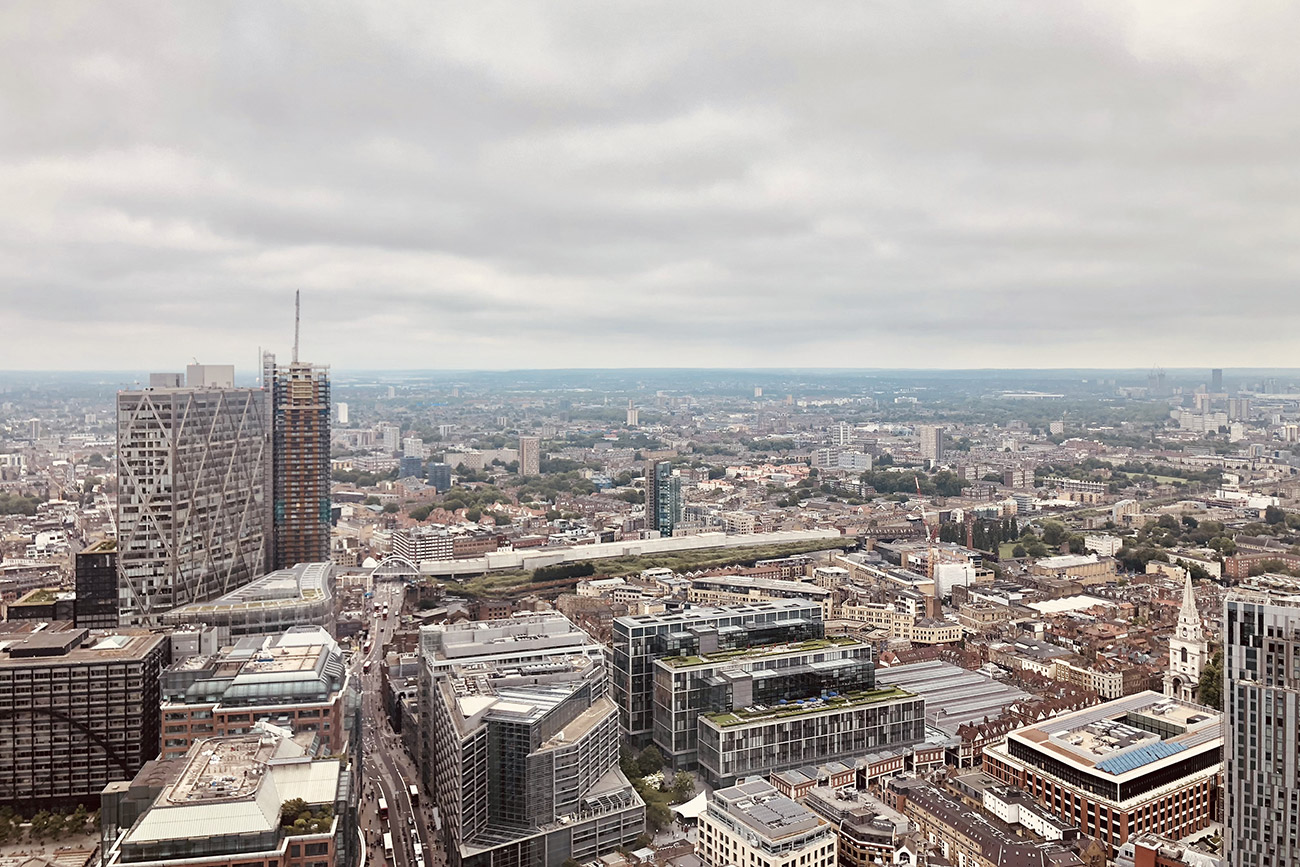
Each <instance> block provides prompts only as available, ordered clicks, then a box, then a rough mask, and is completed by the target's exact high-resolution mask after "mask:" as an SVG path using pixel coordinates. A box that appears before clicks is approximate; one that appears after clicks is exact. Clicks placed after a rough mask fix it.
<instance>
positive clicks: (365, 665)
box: [361, 659, 374, 674]
mask: <svg viewBox="0 0 1300 867" xmlns="http://www.w3.org/2000/svg"><path fill="white" fill-rule="evenodd" d="M373 662H374V660H373V659H367V660H366V661H365V662H364V663H362V664H361V673H362V674H369V673H370V665H371V663H373Z"/></svg>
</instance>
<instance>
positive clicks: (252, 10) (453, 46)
mask: <svg viewBox="0 0 1300 867" xmlns="http://www.w3.org/2000/svg"><path fill="white" fill-rule="evenodd" d="M1298 14H1300V13H1298V12H1297V10H1295V9H1293V8H1285V7H1283V8H1270V9H1264V8H1262V7H1252V8H1251V9H1249V10H1243V9H1239V8H1218V7H1213V6H1199V7H1198V6H1189V5H1187V4H1167V5H1163V6H1161V7H1158V8H1153V7H1142V8H1141V9H1135V8H1131V7H1130V6H1129V5H1128V4H1098V5H1092V6H1089V7H1087V8H1086V9H1085V8H1073V7H1070V6H1060V5H1050V4H1049V5H1042V4H1038V5H1026V6H1015V5H1006V6H997V5H992V6H978V7H971V6H950V7H947V8H946V9H945V10H943V11H941V12H940V14H936V15H931V16H924V17H922V16H916V15H912V14H909V12H908V11H907V10H891V9H871V8H863V7H854V6H848V5H837V4H827V5H809V6H805V7H802V8H800V9H799V10H789V9H779V10H778V9H772V10H767V11H764V10H755V9H754V8H753V7H752V6H748V5H747V6H732V7H728V6H727V5H725V4H719V5H714V6H712V7H710V8H709V9H707V10H701V9H699V8H698V7H696V6H686V5H684V4H682V5H674V4H659V5H657V6H656V7H655V8H654V9H648V8H647V9H644V10H629V9H620V8H616V7H610V6H604V5H599V4H598V5H593V6H590V7H586V6H582V5H574V6H548V7H544V8H538V9H533V10H529V11H528V12H526V13H525V12H519V11H518V10H514V12H513V14H510V15H505V14H501V10H499V9H494V8H492V7H491V6H483V5H476V6H474V7H466V8H460V9H450V10H444V11H442V12H440V13H439V14H437V16H436V17H435V16H434V15H433V14H432V11H431V10H424V9H421V8H419V7H407V8H403V7H400V6H394V5H388V4H386V5H385V6H384V7H382V8H377V7H373V6H370V5H364V4H356V5H353V6H338V7H333V8H332V9H331V10H329V11H328V12H327V11H323V10H318V9H310V10H308V9H307V8H295V7H291V6H257V7H249V8H247V9H244V10H242V11H240V12H236V13H231V12H228V11H227V10H222V9H216V8H211V9H201V10H189V11H184V10H174V11H173V12H172V13H171V14H169V15H159V14H157V10H156V8H154V7H151V6H147V5H140V6H135V7H132V6H129V5H115V6H114V7H113V9H112V11H109V10H108V9H104V8H100V9H93V8H89V7H81V8H78V7H62V11H60V10H58V9H55V10H51V9H49V8H48V7H47V6H45V5H44V4H31V5H23V4H19V5H16V6H10V7H8V8H7V9H6V12H5V13H4V17H3V18H0V27H3V28H4V30H3V32H7V33H8V34H10V35H11V36H12V37H14V38H11V39H10V40H8V41H9V44H8V45H7V48H8V50H7V51H6V52H5V58H4V60H2V61H0V64H3V65H0V70H3V71H4V73H5V74H4V75H3V76H0V82H3V84H0V106H2V107H3V108H0V111H3V112H4V115H5V116H6V117H7V119H9V120H10V121H11V123H10V124H8V125H7V126H9V127H10V128H11V129H14V130H21V132H18V133H15V134H14V135H12V136H9V137H7V138H6V139H5V141H4V142H0V159H3V160H4V162H5V164H6V167H7V171H6V173H5V187H4V189H5V192H6V198H7V200H9V201H11V202H14V203H17V205H18V206H17V207H14V208H11V209H10V210H9V212H8V213H7V215H5V216H4V217H0V236H3V237H4V238H5V241H3V242H0V263H3V264H0V284H3V285H4V286H5V287H6V288H5V289H4V290H3V292H0V299H3V300H4V302H5V304H6V309H7V311H8V319H7V324H8V325H9V326H10V327H9V328H8V329H7V332H8V334H7V336H9V337H10V339H8V340H6V341H5V342H4V345H3V346H2V347H0V368H3V369H8V368H26V367H37V368H57V369H86V368H100V367H104V366H111V367H121V366H130V367H139V368H149V367H152V366H155V365H156V364H157V361H158V359H161V358H164V357H166V358H177V357H190V356H198V357H200V358H203V359H205V360H206V359H213V358H217V357H228V355H229V350H230V348H231V347H232V346H239V347H246V348H247V350H246V351H247V352H248V355H247V357H252V353H253V351H254V349H255V347H257V346H267V345H274V344H277V343H279V342H281V341H282V339H283V337H282V335H283V334H285V333H286V332H287V330H288V327H289V322H290V311H289V303H288V298H289V295H290V294H291V293H292V292H293V291H294V290H298V289H301V290H303V291H304V295H305V298H304V301H305V306H304V326H305V327H304V335H305V339H304V345H303V353H304V356H305V357H311V358H317V359H325V360H328V361H329V363H331V364H332V365H334V366H335V367H336V368H353V369H362V368H366V369H384V368H388V369H402V368H427V367H438V368H460V367H468V368H501V367H504V368H517V367H525V368H535V367H548V366H561V367H606V366H611V365H614V366H617V365H619V364H625V363H626V360H627V359H628V358H629V357H633V356H639V357H648V356H653V357H657V358H670V359H672V360H673V361H674V362H675V363H680V364H683V365H685V366H692V367H695V366H753V365H756V364H764V365H767V364H773V363H778V364H781V365H796V364H807V363H809V362H810V361H820V360H823V359H834V361H835V363H837V364H841V365H849V366H873V367H874V366H885V367H889V366H905V367H916V366H921V367H968V366H974V367H1000V366H1004V365H1006V364H1008V363H1009V362H1010V363H1016V362H1019V363H1023V362H1022V361H1020V360H1021V359H1026V360H1028V358H1032V359H1033V362H1034V363H1036V364H1051V365H1066V366H1078V365H1085V366H1086V365H1091V364H1095V363H1096V362H1097V360H1099V359H1105V363H1106V364H1108V365H1112V364H1122V365H1125V366H1135V367H1150V366H1153V365H1155V364H1161V365H1164V366H1166V367H1173V366H1186V365H1191V364H1193V363H1200V362H1201V359H1202V357H1203V356H1204V355H1205V354H1206V349H1207V347H1212V348H1213V354H1214V355H1215V359H1214V361H1213V363H1214V364H1215V365H1219V366H1226V367H1231V366H1233V365H1247V364H1249V365H1261V364H1278V363H1285V362H1287V361H1289V360H1290V355H1291V347H1290V341H1289V340H1288V338H1287V337H1286V335H1287V333H1288V332H1289V331H1290V330H1292V329H1291V328H1290V327H1288V326H1294V325H1295V324H1297V321H1298V320H1300V302H1297V300H1296V295H1295V293H1294V292H1293V291H1292V286H1293V284H1294V282H1295V278H1296V276H1297V273H1296V270H1297V266H1296V265H1295V263H1294V261H1293V258H1292V256H1291V254H1290V247H1291V244H1290V235H1291V233H1290V232H1288V231H1287V229H1288V227H1289V226H1290V225H1291V224H1292V223H1293V221H1294V217H1293V207H1292V206H1291V205H1290V197H1289V196H1287V195H1286V190H1287V189H1288V184H1289V178H1290V177H1291V176H1292V175H1293V174H1294V164H1293V161H1294V159H1295V157H1294V156H1293V154H1292V148H1291V147H1290V143H1291V141H1292V140H1293V138H1294V135H1293V131H1292V126H1293V121H1291V120H1290V118H1292V117H1294V116H1296V112H1295V111H1289V110H1288V109H1287V106H1292V107H1294V105H1295V101H1296V94H1295V92H1294V88H1293V87H1292V86H1291V82H1292V81H1293V80H1294V66H1295V60H1294V58H1293V57H1292V52H1291V51H1290V46H1289V42H1288V41H1287V40H1286V39H1285V37H1284V34H1288V33H1292V32H1295V30H1296V24H1297V23H1298V22H1297V20H1296V16H1297V15H1298ZM19 37H21V38H19ZM795 298H797V299H798V303H797V304H790V303H789V302H790V300H791V299H795ZM1261 310H1267V311H1268V323H1269V325H1270V326H1271V327H1270V328H1268V329H1263V328H1260V327H1258V311H1261ZM250 311H258V315H255V316H250V315H249V312H250ZM829 323H833V324H834V327H832V328H828V327H827V325H828V324H829ZM55 334H57V337H58V339H57V341H51V340H50V337H51V335H55ZM423 334H428V335H430V336H431V337H432V338H433V339H429V340H426V339H423V338H422V337H421V336H420V335H423ZM402 335H405V336H406V339H402ZM1011 337H1013V340H1009V339H1008V338H1011ZM376 338H380V339H376ZM395 338H396V339H395ZM1011 345H1013V346H1014V350H1015V352H1014V353H1009V352H1008V351H1007V350H1008V348H1009V346H1011ZM242 351H244V350H242V349H241V352H242ZM241 357H244V356H241Z"/></svg>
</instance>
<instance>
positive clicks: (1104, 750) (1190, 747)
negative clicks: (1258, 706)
mask: <svg viewBox="0 0 1300 867" xmlns="http://www.w3.org/2000/svg"><path fill="white" fill-rule="evenodd" d="M984 770H985V771H986V772H988V773H989V774H991V775H992V776H994V777H996V778H997V779H999V780H1001V781H1002V782H1004V783H1008V784H1010V785H1012V786H1015V787H1017V788H1020V789H1023V790H1025V791H1026V792H1028V793H1030V794H1031V795H1033V796H1034V797H1036V798H1037V799H1038V800H1039V801H1040V802H1041V803H1043V804H1044V805H1046V806H1048V807H1049V808H1050V809H1051V811H1052V813H1053V814H1054V815H1056V816H1057V817H1058V818H1061V819H1064V820H1066V821H1067V822H1070V823H1072V824H1074V825H1075V826H1076V827H1078V828H1079V829H1080V831H1081V832H1083V833H1084V834H1089V835H1092V836H1095V837H1097V838H1099V839H1100V840H1101V841H1102V842H1104V843H1105V844H1106V845H1108V846H1110V847H1111V848H1112V849H1115V848H1118V847H1119V846H1120V845H1121V844H1122V843H1124V841H1126V840H1127V839H1128V838H1129V837H1130V836H1132V835H1134V834H1141V833H1156V834H1166V835H1171V836H1174V837H1185V836H1187V835H1188V834H1192V833H1194V832H1196V831H1200V830H1203V829H1204V828H1206V827H1207V826H1208V825H1209V824H1210V822H1211V821H1213V820H1214V816H1215V812H1216V803H1215V802H1216V799H1217V797H1218V795H1217V793H1218V789H1219V786H1220V785H1221V783H1222V782H1223V716H1222V715H1221V714H1219V713H1218V712H1216V711H1214V710H1211V709H1210V708H1206V707H1201V706H1199V705H1194V704H1190V703H1188V702H1183V701H1179V700H1177V699H1173V698H1169V697H1167V696H1163V695H1161V694H1159V693H1156V692H1150V691H1148V692H1142V693H1138V694H1137V695H1131V696H1127V697H1125V698H1121V699H1116V700H1115V701H1108V702H1105V703H1103V704H1099V705H1096V706H1094V707H1090V708H1086V709H1084V710H1079V711H1074V712H1072V713H1067V714H1063V715H1061V716H1057V717H1054V718H1052V719H1049V720H1046V721H1044V722H1041V723H1037V724H1034V725H1030V726H1026V727H1024V728H1021V729H1018V730H1016V731H1013V732H1011V733H1010V734H1008V735H1007V739H1006V742H1005V743H1003V744H998V745H995V746H985V747H984Z"/></svg>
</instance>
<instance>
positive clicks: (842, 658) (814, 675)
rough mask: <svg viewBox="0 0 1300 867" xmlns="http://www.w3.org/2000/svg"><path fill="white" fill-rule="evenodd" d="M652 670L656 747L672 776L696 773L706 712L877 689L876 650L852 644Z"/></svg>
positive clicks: (800, 645) (698, 660)
mask: <svg viewBox="0 0 1300 867" xmlns="http://www.w3.org/2000/svg"><path fill="white" fill-rule="evenodd" d="M654 669H655V670H654V741H655V744H656V745H657V746H658V747H659V751H660V753H662V755H663V757H664V761H665V763H666V764H667V765H668V766H669V767H671V768H672V769H673V770H690V769H693V768H694V767H695V765H696V761H697V755H696V748H697V747H696V745H697V739H698V731H697V727H698V722H699V717H700V714H702V713H716V712H721V711H730V710H733V709H736V710H740V709H744V708H748V707H753V706H755V705H775V704H777V703H778V702H780V703H785V702H788V701H800V700H804V699H814V698H820V697H821V696H823V695H826V694H827V693H828V692H829V693H840V692H843V693H848V692H851V691H856V690H864V689H867V690H869V689H872V688H874V686H875V679H874V677H873V667H872V663H871V646H870V645H869V644H865V643H863V642H861V641H858V640H857V639H854V638H846V637H837V638H813V639H808V640H805V641H796V642H783V643H779V644H765V645H758V646H751V647H749V648H745V649H738V650H718V651H714V652H708V651H704V650H697V651H696V652H694V653H690V654H683V655H681V656H667V657H664V658H662V659H657V660H655V664H654Z"/></svg>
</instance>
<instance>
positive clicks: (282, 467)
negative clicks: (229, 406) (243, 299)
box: [262, 299, 330, 569]
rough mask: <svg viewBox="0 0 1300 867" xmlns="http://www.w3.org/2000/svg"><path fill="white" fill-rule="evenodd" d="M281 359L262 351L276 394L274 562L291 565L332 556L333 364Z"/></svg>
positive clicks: (266, 379)
mask: <svg viewBox="0 0 1300 867" xmlns="http://www.w3.org/2000/svg"><path fill="white" fill-rule="evenodd" d="M296 307H297V302H296V299H295V316H294V326H293V360H292V361H291V362H290V363H289V364H288V365H276V363H275V355H273V354H272V353H270V352H267V353H263V355H262V385H263V387H264V388H266V389H267V391H268V392H270V394H271V424H270V431H271V452H272V457H273V467H272V473H271V480H272V526H271V532H272V535H271V551H272V557H271V561H272V564H273V565H274V567H275V568H276V569H287V568H289V567H291V566H296V565H297V564H299V563H322V562H325V561H327V560H329V558H330V378H329V366H328V365H324V364H308V363H307V362H305V361H299V360H298V318H297V315H296Z"/></svg>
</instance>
